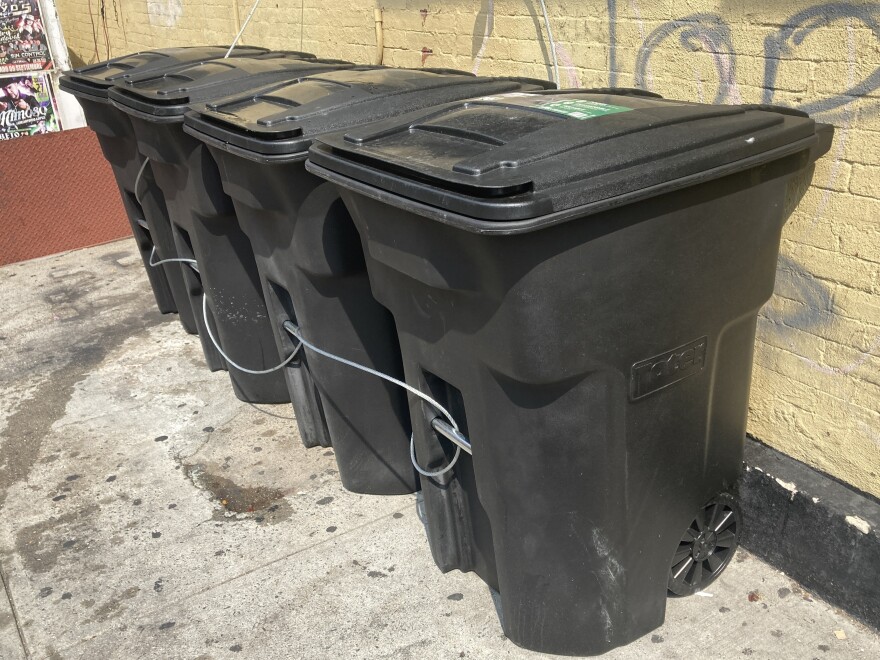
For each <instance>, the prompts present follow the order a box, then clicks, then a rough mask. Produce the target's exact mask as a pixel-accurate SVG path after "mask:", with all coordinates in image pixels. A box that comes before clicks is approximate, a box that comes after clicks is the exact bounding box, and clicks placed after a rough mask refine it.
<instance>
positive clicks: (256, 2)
mask: <svg viewBox="0 0 880 660" xmlns="http://www.w3.org/2000/svg"><path fill="white" fill-rule="evenodd" d="M259 4H260V0H254V4H253V6H252V7H251V10H250V11H249V12H248V15H247V18H246V19H244V23H242V25H241V29H240V30H239V31H238V34H237V35H235V39H233V40H232V43H231V44H230V46H229V50H227V51H226V55H224V56H223V59H226V58H227V57H229V56H230V55H232V50H233V48H235V45H236V44H237V43H238V40H239V39H241V35H243V34H244V31H245V29H246V28H247V26H248V23H250V22H251V19H252V18H253V17H254V12H255V11H257V6H259Z"/></svg>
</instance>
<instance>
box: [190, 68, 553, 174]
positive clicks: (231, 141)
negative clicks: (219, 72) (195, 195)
mask: <svg viewBox="0 0 880 660" xmlns="http://www.w3.org/2000/svg"><path fill="white" fill-rule="evenodd" d="M552 87H555V85H553V83H551V82H548V81H543V80H533V79H530V78H479V77H475V76H474V75H472V74H470V73H464V72H461V71H450V70H448V69H433V70H432V69H394V68H386V67H381V68H379V67H376V68H372V69H364V68H361V69H351V70H347V71H333V72H329V73H322V74H320V75H316V76H311V77H309V78H306V79H302V80H292V81H287V82H284V83H281V84H277V85H273V86H270V87H267V88H265V89H261V90H258V91H254V92H252V93H249V94H243V95H238V96H229V97H227V98H224V99H220V100H217V101H213V102H211V103H208V104H201V105H196V106H194V107H193V111H192V112H190V113H187V116H186V119H185V121H184V130H185V131H186V132H188V133H190V134H191V135H195V136H196V137H198V138H199V139H201V140H204V141H205V142H207V143H208V144H211V145H212V146H215V147H218V148H222V149H225V150H227V151H231V152H234V153H237V154H239V155H241V156H243V157H245V158H252V159H255V160H262V161H267V160H290V159H293V158H303V157H304V155H305V152H306V151H307V150H308V148H309V146H310V145H311V142H312V139H313V138H314V137H315V136H316V135H321V134H323V133H327V132H329V131H338V130H341V129H344V128H347V127H350V126H355V125H358V124H364V123H367V122H370V121H375V120H378V119H385V118H388V117H395V116H399V115H401V114H403V113H407V112H412V111H414V110H419V109H422V108H427V107H428V106H432V105H438V104H444V103H448V102H450V101H456V100H460V99H465V98H470V97H473V96H480V95H483V94H500V93H503V92H511V91H517V90H522V89H536V90H537V89H547V88H552Z"/></svg>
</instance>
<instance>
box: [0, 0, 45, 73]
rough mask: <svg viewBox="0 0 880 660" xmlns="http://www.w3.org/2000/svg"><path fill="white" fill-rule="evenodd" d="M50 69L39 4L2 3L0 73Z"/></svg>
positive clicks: (2, 0) (4, 0)
mask: <svg viewBox="0 0 880 660" xmlns="http://www.w3.org/2000/svg"><path fill="white" fill-rule="evenodd" d="M51 68H52V56H51V55H50V54H49V44H48V41H47V37H46V30H45V28H44V27H43V17H42V14H41V12H40V4H39V2H37V0H17V1H11V0H0V73H17V72H21V71H41V70H42V71H45V70H48V69H51Z"/></svg>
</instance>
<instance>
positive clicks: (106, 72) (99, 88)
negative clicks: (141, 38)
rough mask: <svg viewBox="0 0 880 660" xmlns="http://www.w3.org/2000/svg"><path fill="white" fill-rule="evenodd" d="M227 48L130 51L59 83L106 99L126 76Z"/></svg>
mask: <svg viewBox="0 0 880 660" xmlns="http://www.w3.org/2000/svg"><path fill="white" fill-rule="evenodd" d="M228 50H229V46H187V47H183V48H163V49H161V50H148V51H143V52H140V53H132V54H131V55H123V56H122V57H115V58H113V59H112V60H107V61H106V62H99V63H98V64H90V65H88V66H83V67H79V68H78V69H73V70H72V71H67V72H66V73H65V74H64V75H63V76H62V77H61V81H60V86H61V88H62V89H63V90H64V91H66V92H70V93H71V94H74V95H75V96H80V97H82V96H86V97H91V98H93V99H95V100H99V101H101V100H106V98H107V92H108V91H109V89H110V88H111V87H112V86H113V85H115V84H117V83H118V82H121V81H123V80H125V79H126V78H130V77H135V76H141V75H144V74H147V73H156V72H158V71H168V70H169V69H173V68H176V67H181V66H185V65H187V64H192V63H193V62H200V61H207V60H212V59H218V58H222V57H223V56H224V55H226V52H227V51H228ZM266 53H268V51H267V50H266V49H265V48H254V47H251V46H239V47H237V48H235V49H234V50H233V51H232V55H230V57H232V56H234V57H254V56H255V55H262V54H266ZM301 55H302V57H303V58H310V57H314V55H311V54H309V53H301Z"/></svg>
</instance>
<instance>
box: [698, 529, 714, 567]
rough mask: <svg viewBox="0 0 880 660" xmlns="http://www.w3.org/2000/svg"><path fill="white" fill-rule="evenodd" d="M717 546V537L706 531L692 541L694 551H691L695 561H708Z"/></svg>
mask: <svg viewBox="0 0 880 660" xmlns="http://www.w3.org/2000/svg"><path fill="white" fill-rule="evenodd" d="M717 545H718V535H717V534H716V533H715V532H713V531H706V532H703V533H702V534H700V535H699V536H698V537H697V538H696V539H694V549H693V551H692V554H693V557H694V560H695V561H704V560H706V559H708V558H709V557H710V556H711V555H712V553H713V552H715V548H716V547H717Z"/></svg>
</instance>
